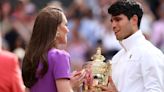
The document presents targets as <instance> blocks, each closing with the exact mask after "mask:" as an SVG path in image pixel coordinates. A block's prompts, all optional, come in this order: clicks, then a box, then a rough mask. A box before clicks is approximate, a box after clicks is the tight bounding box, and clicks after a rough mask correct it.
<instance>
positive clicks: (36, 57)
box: [22, 7, 62, 88]
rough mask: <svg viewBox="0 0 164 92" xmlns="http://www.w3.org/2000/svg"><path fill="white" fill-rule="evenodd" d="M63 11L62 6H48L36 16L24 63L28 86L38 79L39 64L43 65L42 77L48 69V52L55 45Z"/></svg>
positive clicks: (23, 75) (23, 72) (24, 76)
mask: <svg viewBox="0 0 164 92" xmlns="http://www.w3.org/2000/svg"><path fill="white" fill-rule="evenodd" d="M61 11H62V10H61V9H60V8H53V7H46V8H44V9H42V10H41V11H40V12H39V14H38V16H37V17H36V20H35V23H34V27H33V33H32V36H31V39H30V42H29V45H28V46H27V49H26V53H25V57H24V59H23V65H22V77H23V81H24V84H25V86H26V87H28V88H30V87H32V86H33V85H34V84H35V83H36V82H37V80H38V78H37V77H36V71H37V68H38V65H39V64H42V65H43V67H42V69H41V71H40V72H39V76H40V77H43V76H44V75H45V73H46V72H47V70H48V60H47V52H48V50H49V49H51V48H53V47H55V42H54V41H55V36H56V33H57V28H58V26H59V25H60V24H61V23H62V13H61Z"/></svg>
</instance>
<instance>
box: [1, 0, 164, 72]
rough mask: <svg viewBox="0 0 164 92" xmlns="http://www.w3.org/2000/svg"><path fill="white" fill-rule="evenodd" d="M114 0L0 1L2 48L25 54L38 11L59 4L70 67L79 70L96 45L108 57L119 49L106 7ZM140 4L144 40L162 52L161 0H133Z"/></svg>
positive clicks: (163, 13)
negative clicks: (64, 21) (62, 15)
mask: <svg viewBox="0 0 164 92" xmlns="http://www.w3.org/2000/svg"><path fill="white" fill-rule="evenodd" d="M114 1H115V0H0V31H1V33H2V39H3V44H2V45H3V49H5V50H8V51H10V52H13V53H15V54H16V55H17V56H18V57H19V60H20V65H21V62H22V59H23V57H24V53H25V48H26V46H27V45H28V43H29V40H30V36H31V33H32V27H33V24H34V21H35V18H36V15H37V13H38V12H39V10H40V9H42V8H43V7H45V6H46V5H48V4H50V5H54V4H55V5H59V6H61V7H62V8H63V9H64V12H65V14H66V16H67V19H68V28H69V30H70V32H69V34H68V44H67V47H66V50H67V51H68V52H69V53H70V55H71V63H72V70H74V69H76V70H80V69H81V67H82V65H83V63H85V62H86V61H89V60H90V58H91V56H92V55H93V54H94V53H95V51H96V48H97V47H98V46H100V47H101V48H102V54H103V55H104V56H105V57H106V60H109V59H111V58H112V57H113V55H115V54H116V53H117V52H118V51H119V50H120V49H121V46H120V45H119V43H118V41H117V40H116V38H115V36H114V34H113V32H112V29H111V26H110V15H109V14H108V13H107V9H108V7H109V6H110V5H111V3H112V2H114ZM136 1H139V2H140V3H141V4H142V5H143V9H144V15H143V18H142V21H141V26H140V29H141V30H142V31H143V33H144V35H145V37H146V39H148V40H150V41H151V42H152V43H153V44H154V45H155V46H156V47H158V48H159V49H161V50H162V51H163V52H164V0H136Z"/></svg>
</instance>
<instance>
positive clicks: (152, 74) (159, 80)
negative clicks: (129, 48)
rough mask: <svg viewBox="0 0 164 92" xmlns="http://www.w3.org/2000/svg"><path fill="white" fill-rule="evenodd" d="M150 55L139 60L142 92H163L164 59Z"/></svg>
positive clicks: (145, 55)
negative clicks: (142, 84) (142, 85)
mask: <svg viewBox="0 0 164 92" xmlns="http://www.w3.org/2000/svg"><path fill="white" fill-rule="evenodd" d="M152 53H153V52H152ZM152 53H147V54H144V55H142V56H144V57H142V58H141V72H142V76H143V82H144V88H145V90H144V92H164V58H163V57H162V56H161V55H157V54H156V55H152Z"/></svg>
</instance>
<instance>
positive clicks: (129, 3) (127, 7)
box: [108, 0, 143, 27]
mask: <svg viewBox="0 0 164 92" xmlns="http://www.w3.org/2000/svg"><path fill="white" fill-rule="evenodd" d="M108 13H109V14H111V15H112V16H117V15H120V14H124V15H125V16H127V17H128V19H129V20H130V19H131V17H133V15H137V16H138V27H139V26H140V22H141V18H142V15H143V10H142V8H141V5H140V4H139V3H138V2H135V1H133V0H118V1H117V2H115V3H113V4H112V5H111V6H110V7H109V9H108Z"/></svg>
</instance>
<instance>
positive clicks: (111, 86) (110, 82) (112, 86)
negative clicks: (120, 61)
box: [97, 76, 118, 92]
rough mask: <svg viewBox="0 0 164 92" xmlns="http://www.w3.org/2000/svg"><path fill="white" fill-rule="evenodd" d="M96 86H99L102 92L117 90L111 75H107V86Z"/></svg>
mask: <svg viewBox="0 0 164 92" xmlns="http://www.w3.org/2000/svg"><path fill="white" fill-rule="evenodd" d="M97 87H99V88H101V90H102V92H118V90H117V88H116V86H115V84H114V82H113V80H112V77H111V76H109V77H108V86H104V85H98V86H97Z"/></svg>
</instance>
